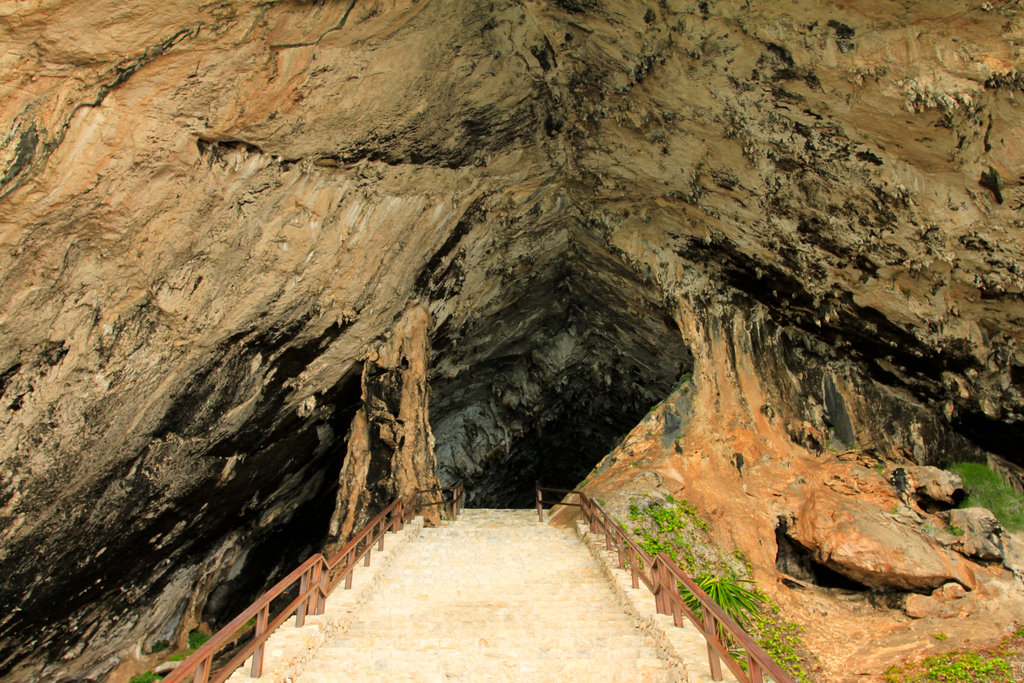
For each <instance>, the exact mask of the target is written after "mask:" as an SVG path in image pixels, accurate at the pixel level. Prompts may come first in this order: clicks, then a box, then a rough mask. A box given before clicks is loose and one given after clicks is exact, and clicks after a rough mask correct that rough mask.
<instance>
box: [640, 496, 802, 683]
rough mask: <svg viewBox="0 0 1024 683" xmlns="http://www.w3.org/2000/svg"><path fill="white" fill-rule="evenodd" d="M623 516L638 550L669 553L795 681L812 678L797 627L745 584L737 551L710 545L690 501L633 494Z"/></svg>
mask: <svg viewBox="0 0 1024 683" xmlns="http://www.w3.org/2000/svg"><path fill="white" fill-rule="evenodd" d="M627 518H628V519H629V521H630V522H631V523H632V529H631V530H632V532H633V533H634V534H635V535H636V536H638V537H639V538H638V545H639V546H640V547H641V548H642V549H643V550H644V552H646V553H648V554H650V555H656V554H658V553H662V552H663V553H665V554H666V555H668V556H669V557H671V558H672V560H673V561H675V562H676V563H677V564H678V565H679V566H680V567H682V568H683V569H684V570H685V571H686V573H687V574H689V575H690V576H693V577H696V578H695V582H696V583H697V585H698V586H700V588H701V589H702V590H703V591H704V592H705V593H707V594H708V596H709V597H710V598H711V599H712V600H714V601H715V602H717V603H718V605H719V606H720V607H721V608H722V609H723V610H725V612H726V613H727V614H728V615H729V616H731V617H732V618H733V619H734V620H735V621H736V622H737V623H738V624H740V626H742V627H743V628H744V629H746V630H747V632H748V633H749V634H750V635H751V636H752V637H753V638H754V640H755V641H756V642H757V644H758V645H760V646H761V647H762V648H764V650H765V652H767V653H768V655H769V656H771V658H772V659H773V660H774V661H775V662H776V663H777V664H778V665H779V666H781V667H782V668H783V669H785V670H786V671H787V672H788V673H789V674H790V675H791V676H793V678H794V679H795V680H797V681H799V682H800V683H805V682H809V681H811V680H812V679H811V677H810V675H809V674H808V672H807V669H808V668H809V667H808V665H809V663H810V660H812V659H813V655H812V654H811V653H810V652H809V651H808V650H807V648H806V647H805V646H804V645H803V643H802V642H801V640H800V633H801V632H802V631H803V628H802V627H801V626H799V625H797V624H793V623H790V622H788V621H786V619H785V618H784V617H783V616H782V613H781V610H780V609H779V606H778V605H777V604H776V603H775V601H773V600H772V599H771V598H769V597H768V596H767V595H765V594H764V593H762V592H761V591H759V590H757V589H756V588H753V589H752V588H751V587H750V586H751V585H752V584H753V583H754V582H753V580H751V578H750V563H749V562H747V560H746V558H745V557H744V555H743V553H742V552H741V551H739V550H734V551H733V552H732V553H725V552H723V551H722V550H721V549H719V548H718V547H717V546H715V545H714V543H713V542H712V541H711V539H710V537H709V536H708V534H707V532H708V531H709V526H708V523H707V521H706V520H704V519H703V518H702V517H701V516H700V514H699V513H698V512H697V509H696V508H695V507H694V506H693V505H692V504H691V503H689V502H687V501H685V500H678V499H676V498H673V497H672V496H667V497H666V498H665V500H664V501H658V500H652V499H647V500H643V499H634V500H633V501H632V502H630V505H629V512H628V514H627ZM679 593H680V595H682V596H683V598H684V599H685V600H686V602H687V605H688V606H689V608H690V609H691V610H693V611H694V612H697V613H698V614H699V613H700V612H699V609H700V604H699V602H698V600H697V598H696V597H695V596H694V595H693V594H692V593H690V591H689V590H687V589H686V588H685V587H683V586H680V589H679ZM720 637H724V638H725V641H726V644H727V645H728V646H729V647H730V650H732V653H733V657H734V658H735V659H737V660H738V661H739V662H740V663H741V665H745V654H744V652H743V650H742V648H739V647H738V645H737V644H736V643H732V642H730V639H729V638H728V637H727V634H720Z"/></svg>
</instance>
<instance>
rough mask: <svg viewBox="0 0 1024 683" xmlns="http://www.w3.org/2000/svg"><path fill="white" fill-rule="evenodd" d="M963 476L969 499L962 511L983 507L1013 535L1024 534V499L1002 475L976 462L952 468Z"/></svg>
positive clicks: (955, 465)
mask: <svg viewBox="0 0 1024 683" xmlns="http://www.w3.org/2000/svg"><path fill="white" fill-rule="evenodd" d="M949 469H950V471H951V472H955V473H956V474H959V475H960V478H961V479H963V481H964V488H965V489H966V490H967V498H966V499H964V501H963V502H962V503H961V504H960V507H962V508H963V507H983V508H988V509H989V510H991V511H992V514H994V515H995V516H996V519H998V520H999V522H1000V523H1001V524H1002V525H1003V526H1004V527H1005V528H1007V529H1009V530H1010V531H1021V530H1024V496H1021V495H1020V494H1019V493H1017V492H1016V491H1014V490H1013V489H1012V488H1010V486H1009V485H1008V484H1007V483H1006V482H1004V481H1003V479H1002V477H1000V476H999V474H998V473H996V472H993V471H992V470H990V469H989V468H988V467H987V466H986V465H983V464H981V463H976V462H959V463H956V464H954V465H953V466H952V467H950V468H949Z"/></svg>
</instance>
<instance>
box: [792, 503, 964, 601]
mask: <svg viewBox="0 0 1024 683" xmlns="http://www.w3.org/2000/svg"><path fill="white" fill-rule="evenodd" d="M787 535H788V536H789V538H790V539H791V540H793V541H795V542H796V543H798V544H800V545H801V546H802V547H803V548H805V549H806V550H807V551H809V553H810V554H811V556H812V559H813V560H814V561H815V562H817V563H819V564H822V565H825V566H826V567H828V568H829V569H831V570H833V571H835V572H838V573H839V574H842V575H843V576H846V577H848V578H850V579H853V580H854V581H857V582H859V583H861V584H863V585H865V586H868V587H869V588H875V589H899V590H908V591H915V592H922V593H930V592H931V591H932V590H934V589H936V588H938V587H939V586H941V585H943V584H945V583H948V582H950V581H955V582H957V583H960V584H963V585H965V586H969V587H973V586H974V584H975V580H974V575H973V573H972V572H971V570H970V568H969V567H968V565H967V563H966V562H964V560H963V559H962V558H959V557H956V556H954V555H952V554H950V553H948V552H947V551H946V550H944V549H943V548H942V547H940V546H939V545H937V544H935V543H934V542H933V541H932V540H931V539H930V538H929V537H928V536H926V535H925V534H923V533H921V532H920V531H918V530H917V529H915V528H914V527H913V526H910V525H908V524H904V523H901V522H900V521H897V519H896V518H895V517H894V516H893V515H891V514H888V513H886V512H884V511H882V510H881V509H879V508H877V507H875V506H874V505H873V504H872V503H870V502H864V503H861V502H857V501H856V500H854V499H851V498H848V497H845V496H841V495H838V494H835V493H833V492H831V491H823V490H820V489H819V490H815V491H812V492H811V493H810V495H808V496H807V498H806V499H805V500H804V502H803V504H802V505H801V506H800V508H799V510H798V512H797V514H796V516H795V519H794V520H793V522H792V524H791V525H790V527H789V529H788V531H787Z"/></svg>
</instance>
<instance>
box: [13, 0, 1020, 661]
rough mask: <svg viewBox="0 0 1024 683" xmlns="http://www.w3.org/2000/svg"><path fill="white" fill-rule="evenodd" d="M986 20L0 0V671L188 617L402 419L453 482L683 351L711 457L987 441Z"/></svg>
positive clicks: (998, 379) (624, 407)
mask: <svg viewBox="0 0 1024 683" xmlns="http://www.w3.org/2000/svg"><path fill="white" fill-rule="evenodd" d="M1021 11H1022V10H1021V7H1020V5H1019V3H1017V2H1009V1H995V2H991V3H977V2H966V1H953V2H939V1H938V0H930V1H926V2H915V3H904V4H902V5H899V6H894V5H893V4H892V3H879V2H870V1H868V0H864V1H863V2H851V3H845V4H843V5H840V6H834V7H833V6H829V7H826V6H824V5H823V4H822V3H819V2H811V1H809V0H797V2H792V3H785V5H784V6H782V5H780V4H779V3H777V2H770V1H767V0H766V1H755V2H750V1H748V0H720V1H716V2H697V1H694V0H663V1H660V2H654V0H651V1H649V2H647V1H644V2H637V1H635V0H544V1H542V0H522V1H520V0H494V1H493V2H486V3H484V2H481V3H469V2H460V1H457V0H437V1H432V2H423V1H419V2H415V1H413V0H351V1H344V2H337V1H332V0H327V1H325V2H300V1H298V0H295V1H292V2H287V1H281V2H242V1H239V2H223V3H219V4H204V3H198V2H174V3H167V2H163V3H160V2H155V1H153V0H134V1H128V2H125V1H124V0H118V1H117V2H113V1H105V0H101V1H100V2H96V3H92V4H90V5H89V7H88V9H85V8H83V7H82V6H81V5H80V4H77V3H70V2H62V1H60V0H53V1H50V2H22V3H13V4H10V3H9V4H8V5H6V6H5V7H3V8H0V15H2V19H3V21H2V22H0V64H2V67H3V73H4V80H3V83H2V84H0V121H2V125H3V132H2V133H0V205H2V210H0V244H2V247H3V254H4V256H3V257H0V283H2V288H0V292H2V295H0V296H2V297H3V298H2V307H0V311H2V313H0V395H2V401H0V425H2V432H0V458H2V462H3V480H2V481H0V505H2V508H0V514H2V520H3V521H2V526H0V573H2V575H3V576H5V577H7V578H6V579H5V581H4V583H3V587H2V589H0V601H2V602H3V604H5V605H8V606H10V607H11V611H9V612H8V613H6V614H5V615H4V616H2V617H0V675H4V674H6V675H9V676H11V677H13V678H18V677H21V678H25V677H33V676H42V677H44V678H54V677H59V676H61V675H64V674H74V675H80V676H101V675H104V674H105V673H106V672H107V671H110V670H111V669H112V668H114V667H116V666H117V665H118V664H119V662H122V661H126V660H130V659H131V658H132V657H134V656H137V655H139V654H140V653H142V652H145V651H146V650H147V649H148V647H149V646H150V644H151V643H152V642H153V641H155V640H157V639H162V638H168V637H170V638H180V637H182V634H183V633H184V632H185V631H186V630H187V629H188V628H189V627H191V626H192V625H193V624H194V623H195V622H197V621H199V620H206V621H210V622H213V623H217V622H218V621H221V620H223V618H224V617H225V616H226V615H228V614H229V613H230V612H231V611H232V609H233V608H235V607H237V606H239V605H241V604H243V603H245V601H246V600H248V599H249V598H251V597H252V596H253V595H254V594H255V593H256V592H257V591H258V590H259V589H260V588H262V587H263V586H264V585H266V581H269V580H271V578H272V576H273V575H274V573H275V572H280V571H282V570H284V569H285V568H286V567H288V566H291V565H292V564H294V563H295V562H296V561H297V560H298V559H301V557H302V555H303V554H304V553H306V552H309V551H310V550H312V549H314V548H317V547H320V546H321V545H322V544H323V543H324V542H325V540H326V539H327V537H328V535H329V532H330V527H331V523H330V521H331V518H332V517H334V519H335V525H334V527H333V528H334V531H335V532H336V533H338V534H341V533H342V532H343V531H344V530H345V529H348V528H350V527H351V525H352V524H354V523H357V522H356V520H358V519H361V518H363V516H365V515H366V514H370V513H372V510H373V508H374V507H375V506H379V505H382V504H384V503H386V502H387V501H386V500H381V499H380V498H381V497H382V496H386V495H390V494H391V493H393V492H394V491H396V490H398V489H401V488H402V487H405V486H412V485H413V484H414V482H415V483H416V485H429V484H430V480H432V479H433V477H434V474H433V472H430V471H428V469H429V468H425V467H426V465H427V464H428V463H429V462H430V461H431V458H433V457H435V456H434V454H431V453H430V452H429V444H430V439H429V433H428V432H427V430H426V429H425V424H424V423H423V420H424V419H425V418H428V417H429V421H430V424H431V426H432V428H433V433H434V436H435V438H436V440H437V447H436V459H437V467H438V474H439V476H440V479H441V481H442V483H446V484H447V483H452V482H453V481H454V480H455V479H458V478H465V479H467V481H468V482H469V483H470V485H471V491H470V495H471V496H472V500H474V501H478V502H489V503H492V504H500V503H504V504H511V503H513V502H515V501H519V500H524V499H525V498H526V497H528V495H529V485H530V483H531V482H532V480H533V479H534V478H536V477H542V478H544V479H545V481H548V482H549V483H552V484H559V483H560V484H567V485H569V484H572V483H573V480H574V479H576V478H579V477H581V476H582V475H583V474H584V473H585V472H586V471H587V470H588V469H589V468H590V466H591V465H593V463H594V462H595V461H596V460H597V459H598V458H600V457H601V456H602V455H603V454H604V453H605V452H606V451H607V450H608V448H609V447H611V446H612V445H614V443H615V440H616V438H617V437H619V436H621V435H622V434H623V433H624V432H625V431H626V430H628V429H629V428H630V427H631V426H632V425H634V424H635V423H636V421H637V420H639V419H640V418H641V417H642V416H643V414H644V413H645V412H646V409H647V408H648V407H649V406H650V405H651V404H653V403H654V402H656V401H658V400H660V399H661V398H663V397H664V396H665V395H666V394H667V393H668V392H669V390H670V389H671V388H672V386H674V384H675V383H676V381H677V379H678V378H679V377H680V375H681V374H683V373H687V372H690V371H691V370H692V371H693V372H694V374H695V376H696V377H697V378H698V381H699V385H700V387H701V396H702V398H701V400H700V401H698V402H696V403H695V404H694V405H693V406H692V409H691V410H692V414H690V415H689V417H688V418H687V419H689V420H692V421H693V423H694V424H695V425H704V426H703V427H700V428H699V430H698V431H697V432H693V431H692V430H691V431H690V432H687V434H688V436H687V439H690V440H691V441H689V442H688V443H692V444H694V446H693V447H694V448H696V447H697V445H699V444H705V445H706V444H711V443H716V442H715V441H714V439H715V438H723V439H733V441H730V442H729V448H728V451H726V450H723V449H722V448H717V449H709V451H708V453H707V457H708V460H706V461H705V460H702V461H701V462H708V463H709V465H708V466H712V465H711V464H710V463H715V464H714V465H713V466H714V467H726V468H733V469H734V470H736V469H737V466H735V465H733V464H732V463H733V462H734V461H735V462H741V461H742V462H744V463H748V464H751V463H757V462H760V461H762V460H763V459H765V458H767V459H768V460H770V461H772V462H774V463H776V464H780V463H785V462H786V461H787V459H788V458H790V457H791V454H792V453H799V454H804V455H807V457H813V454H821V453H825V452H827V450H828V448H829V447H830V446H831V447H833V448H837V449H845V448H853V447H857V448H868V449H873V451H874V452H877V453H878V454H880V455H881V456H883V457H885V458H888V459H889V460H888V461H887V462H889V461H891V463H892V464H893V465H910V464H918V465H922V464H937V463H941V462H943V461H944V460H946V459H949V458H975V459H981V458H983V457H985V452H986V451H988V452H991V453H994V454H997V455H999V456H1001V457H1003V458H1004V459H1005V460H1007V461H1009V462H1011V463H1017V464H1018V465H1019V464H1021V463H1022V462H1024V459H1022V457H1021V455H1020V452H1019V443H1021V437H1022V436H1024V418H1022V409H1024V348H1022V346H1021V344H1022V342H1024V325H1022V318H1024V299H1022V298H1021V297H1020V294H1021V289H1022V285H1024V272H1022V270H1021V263H1024V260H1022V258H1021V255H1022V252H1024V244H1022V241H1024V232H1022V230H1021V228H1022V214H1021V211H1022V206H1024V187H1022V185H1021V181H1020V176H1021V174H1022V173H1024V147H1022V145H1021V142H1020V141H1021V140H1024V116H1022V115H1021V113H1022V112H1021V109H1022V108H1021V98H1022V97H1024V83H1022V79H1021V76H1020V73H1021V55H1020V50H1021V48H1020V47H1019V46H1020V45H1021V41H1022V40H1024V35H1022V33H1024V29H1022V26H1024V24H1022V17H1021V16H1020V14H1021ZM414 309H416V310H422V311H423V312H424V314H425V315H428V316H429V318H423V322H422V325H425V326H426V327H425V328H424V329H425V331H426V333H427V334H426V337H428V338H429V343H430V347H431V348H432V349H433V356H432V358H431V359H429V372H428V373H427V374H426V378H427V379H428V380H429V383H430V384H429V386H430V388H431V391H432V393H433V396H432V399H431V400H430V401H429V405H419V406H416V407H415V408H412V407H410V408H408V409H409V410H413V411H414V412H415V414H416V416H417V417H416V418H415V420H414V422H415V424H409V423H405V422H404V420H405V418H404V417H402V415H401V412H402V410H403V409H405V405H406V404H405V401H404V399H405V395H406V394H405V391H406V388H409V390H410V391H412V390H413V389H412V388H413V387H416V389H415V391H422V389H423V384H422V382H423V377H422V376H414V373H413V374H410V373H412V370H411V369H408V371H407V369H405V368H401V364H400V362H399V366H398V367H397V368H396V366H395V365H394V361H395V360H396V359H397V358H400V357H402V354H401V353H399V352H397V351H396V349H397V348H399V347H401V348H403V349H409V348H412V347H410V346H408V344H407V342H405V341H401V340H402V339H405V337H403V336H402V335H403V334H405V332H403V331H402V330H403V329H406V328H403V325H405V324H408V323H403V322H402V321H403V319H404V316H406V314H407V313H408V312H409V311H410V310H414ZM427 320H429V322H426V321H427ZM425 342H426V340H425V339H422V340H421V341H418V342H416V344H417V346H416V348H418V349H420V351H418V352H417V353H420V352H422V353H423V357H422V360H423V362H424V363H426V362H428V359H427V356H426V348H427V347H426V346H423V345H421V344H423V343H425ZM396 345H397V346H396ZM381 349H383V351H381ZM382 353H383V355H381V354H382ZM396 353H397V354H398V355H395V354H396ZM408 357H409V358H412V356H408ZM398 376H400V378H401V384H402V387H403V388H402V396H403V400H402V401H401V402H400V406H399V408H398V412H397V413H396V412H395V405H393V404H388V399H387V398H385V397H384V395H385V394H387V393H388V392H389V391H391V389H393V388H394V387H391V383H392V382H393V381H397V379H396V378H397V377H398ZM388 387H391V389H389V388H388ZM426 393H429V392H424V393H423V394H422V395H424V396H425V395H426ZM378 399H379V400H382V401H384V403H385V404H388V405H387V407H386V411H385V412H375V410H376V409H375V408H373V406H374V405H376V403H375V401H376V400H378ZM723 415H724V416H730V417H729V420H731V421H727V420H724V419H720V416H723ZM733 418H735V419H733ZM674 419H678V420H679V421H680V423H681V422H682V419H683V418H682V417H681V416H677V417H676V418H674ZM399 422H403V424H402V425H401V426H400V428H399ZM678 426H679V425H677V427H678ZM680 429H681V427H680ZM700 430H705V431H703V432H701V431H700ZM385 432H386V433H385ZM719 432H724V435H723V436H721V437H719V436H716V434H718V433H719ZM680 433H681V432H680ZM346 434H348V435H351V437H350V442H346V438H345V436H346ZM403 435H404V437H405V440H404V441H403V440H402V439H403ZM698 436H699V437H700V438H697V437H698ZM410 439H411V441H410ZM412 443H415V444H416V446H415V447H412V445H411V444H412ZM723 443H724V442H723ZM407 446H408V448H407ZM375 449H376V450H375ZM794 449H795V450H794ZM355 453H363V454H364V455H366V454H372V458H371V461H370V464H367V463H365V462H364V463H363V464H364V466H366V468H367V469H366V475H365V477H366V478H365V481H366V484H367V488H365V489H364V488H361V487H360V486H358V482H360V481H361V477H362V476H363V475H361V474H359V470H360V465H358V462H357V458H355V457H354V454H355ZM792 457H796V456H792ZM800 457H803V456H802V455H801V456H800ZM373 462H377V463H384V462H387V463H389V464H388V467H389V468H390V469H391V472H392V474H393V475H394V476H393V477H392V479H390V480H388V483H387V484H386V485H382V484H381V481H380V480H379V479H378V478H377V475H376V474H375V472H376V470H374V467H373V466H372V463H373ZM751 466H752V465H751ZM780 466H781V465H780ZM342 472H344V475H343V476H340V474H341V473H342ZM397 472H402V473H403V474H401V475H400V476H399V475H397V474H394V473H397ZM736 476H737V478H736V479H735V480H734V481H732V483H731V485H732V486H735V487H742V481H741V477H740V474H739V473H737V475H736ZM838 476H839V477H840V480H841V481H846V479H847V478H848V476H849V475H848V473H845V474H844V473H840V474H838ZM339 480H340V483H339ZM844 485H846V484H844ZM848 485H850V486H853V485H854V484H853V483H848ZM736 490H741V489H740V488H737V489H736ZM736 490H731V489H730V490H728V491H723V492H720V493H725V494H726V495H731V496H735V494H736ZM339 491H341V496H340V501H339ZM807 493H808V494H809V492H807ZM772 495H775V494H772ZM785 495H792V496H794V500H795V501H796V500H798V499H800V498H801V497H802V496H804V495H805V494H803V493H800V491H799V489H798V488H796V489H793V490H792V491H790V492H789V493H786V494H785ZM756 509H757V510H762V512H763V510H764V509H763V508H761V507H758V508H756ZM762 512H755V511H753V510H751V511H747V512H742V513H741V515H740V517H739V518H737V520H736V521H735V524H736V525H739V524H740V523H741V521H742V520H746V519H748V517H749V516H750V515H754V518H756V519H753V518H751V523H752V524H754V522H756V524H755V525H754V526H752V527H751V528H752V529H754V530H755V532H756V533H757V534H762V535H766V538H767V539H768V540H767V541H766V543H767V544H768V546H769V547H770V546H773V545H774V528H775V523H776V521H777V516H776V515H773V514H769V513H768V512H763V514H762ZM743 515H747V516H746V517H744V516H743ZM346 520H347V521H346ZM743 523H746V522H743ZM737 528H738V527H737ZM765 552H766V553H769V551H768V550H765ZM769 554H770V553H769ZM766 561H767V560H766ZM766 566H767V565H766ZM947 573H948V572H947ZM239 577H241V578H239ZM228 579H232V581H231V582H229V581H228ZM214 586H219V588H217V589H216V590H214V589H213V587H214Z"/></svg>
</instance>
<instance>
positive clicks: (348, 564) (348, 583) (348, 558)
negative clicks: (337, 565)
mask: <svg viewBox="0 0 1024 683" xmlns="http://www.w3.org/2000/svg"><path fill="white" fill-rule="evenodd" d="M344 567H345V571H346V572H348V573H347V574H345V590H351V588H352V575H353V574H354V573H355V571H356V570H355V567H353V566H352V552H351V551H349V552H348V553H346V554H345V564H344Z"/></svg>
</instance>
